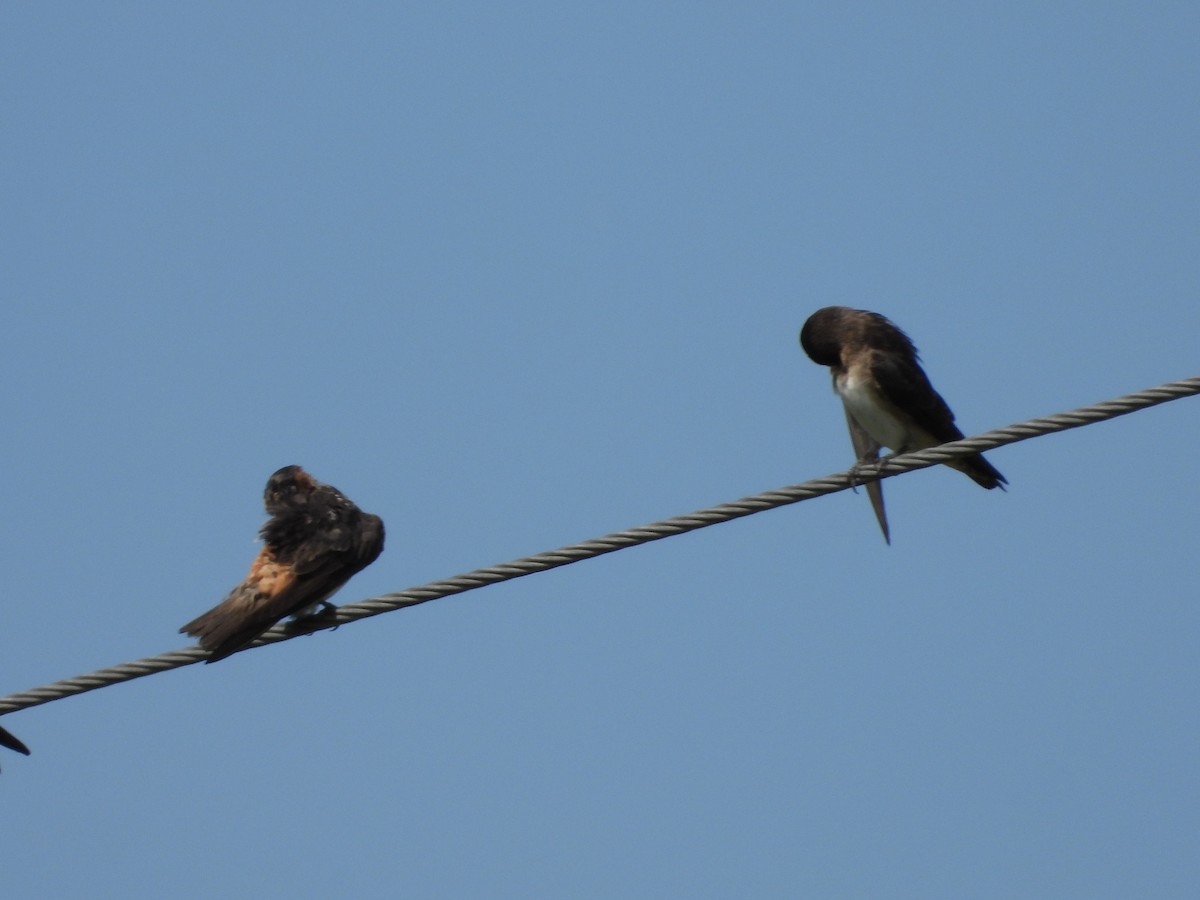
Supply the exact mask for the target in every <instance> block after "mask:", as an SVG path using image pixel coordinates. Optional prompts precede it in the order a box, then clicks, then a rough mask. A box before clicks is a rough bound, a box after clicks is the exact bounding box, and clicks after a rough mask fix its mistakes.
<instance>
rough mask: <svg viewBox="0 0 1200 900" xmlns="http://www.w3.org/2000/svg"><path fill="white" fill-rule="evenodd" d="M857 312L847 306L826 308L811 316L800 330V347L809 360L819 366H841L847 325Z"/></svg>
mask: <svg viewBox="0 0 1200 900" xmlns="http://www.w3.org/2000/svg"><path fill="white" fill-rule="evenodd" d="M856 312H858V310H854V309H848V308H846V307H845V306H826V307H825V308H824V309H818V310H817V311H816V312H815V313H813V314H812V315H811V316H809V317H808V321H807V322H805V323H804V327H803V328H801V329H800V346H801V347H803V348H804V352H805V353H807V354H808V358H809V359H811V360H812V361H813V362H815V363H816V364H817V365H819V366H837V365H841V362H842V343H843V341H844V332H845V328H846V324H847V321H848V319H849V318H850V317H851V316H853V315H854V314H855V313H856Z"/></svg>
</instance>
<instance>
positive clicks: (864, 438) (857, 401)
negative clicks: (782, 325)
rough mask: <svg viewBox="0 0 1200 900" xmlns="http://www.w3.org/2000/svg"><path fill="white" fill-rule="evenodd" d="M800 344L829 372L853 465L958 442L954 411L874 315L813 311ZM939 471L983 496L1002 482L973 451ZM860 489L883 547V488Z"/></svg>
mask: <svg viewBox="0 0 1200 900" xmlns="http://www.w3.org/2000/svg"><path fill="white" fill-rule="evenodd" d="M800 345H801V346H802V347H803V348H804V352H805V353H807V354H808V356H809V358H810V359H811V360H812V361H813V362H815V363H817V364H818V365H822V366H829V368H830V371H831V372H832V373H833V390H834V392H835V393H837V395H838V396H839V397H841V398H842V405H843V406H844V407H845V411H846V422H847V424H848V425H849V426H850V441H851V443H852V444H853V445H854V452H855V453H856V454H857V455H858V463H857V465H863V464H867V463H872V462H874V461H875V460H877V459H878V458H879V450H880V448H881V447H887V448H889V449H890V450H892V451H893V452H894V453H909V452H912V451H916V450H925V449H927V448H929V447H936V446H937V445H938V444H945V443H947V442H949V441H957V440H960V439H961V438H962V437H963V433H962V432H961V431H959V430H958V426H956V425H955V424H954V413H952V412H951V411H950V407H949V406H947V405H946V401H945V400H943V399H942V397H941V395H940V394H939V393H938V392H937V391H935V390H934V389H933V385H932V384H930V383H929V377H928V376H927V375H926V374H925V370H924V369H922V368H921V361H920V357H919V356H918V355H917V348H916V347H915V346H913V342H912V341H911V340H910V339H909V337H908V335H906V334H905V333H904V332H903V331H901V330H900V329H899V328H897V327H896V326H895V325H893V324H892V323H891V322H890V321H888V320H887V319H886V318H884V317H883V316H881V315H879V313H873V312H868V311H867V310H864V309H849V308H848V307H845V306H827V307H825V308H824V309H819V310H817V311H816V312H815V313H813V314H812V315H811V316H809V318H808V321H807V322H805V323H804V327H803V328H802V329H801V330H800ZM946 465H948V466H950V467H951V468H953V469H957V470H958V471H960V472H963V473H965V474H966V475H968V476H969V477H970V478H971V480H972V481H974V482H975V483H976V484H978V485H981V486H982V487H985V488H987V489H988V490H991V489H992V488H997V487H998V488H1001V490H1003V486H1004V485H1005V484H1007V483H1008V482H1007V481H1006V480H1005V478H1004V476H1003V475H1001V474H1000V473H999V472H998V471H996V469H995V468H994V467H993V466H992V464H991V463H989V462H988V461H987V460H986V459H984V458H983V456H982V455H981V454H979V453H973V454H971V455H969V456H959V457H956V458H955V459H952V460H949V461H948V462H947V463H946ZM866 488H867V496H869V497H870V498H871V505H872V506H873V507H874V509H875V517H876V518H877V519H878V520H879V526H880V527H881V528H882V529H883V537H884V539H885V540H886V541H887V542H888V543H889V544H890V543H891V537H890V535H889V533H888V524H887V514H886V513H885V512H884V508H883V488H882V487H881V486H880V483H879V482H878V481H875V482H871V483H869V484H867V486H866Z"/></svg>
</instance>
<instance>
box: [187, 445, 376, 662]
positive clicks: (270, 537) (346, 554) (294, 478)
mask: <svg viewBox="0 0 1200 900" xmlns="http://www.w3.org/2000/svg"><path fill="white" fill-rule="evenodd" d="M263 504H264V505H265V507H266V510H267V513H268V514H269V515H270V516H271V518H270V519H268V520H267V522H266V524H264V525H263V527H262V529H261V530H260V532H259V534H260V536H261V537H262V539H263V544H264V546H263V548H262V550H261V551H260V552H259V554H258V557H257V558H256V559H255V560H254V562H253V563H252V564H251V566H250V574H249V575H247V576H246V579H245V581H243V582H242V583H241V584H239V585H238V586H237V587H235V588H234V589H233V590H232V591H230V592H229V595H228V596H227V597H226V598H225V599H224V600H223V601H221V603H219V604H218V605H217V606H215V607H213V608H212V609H210V610H209V611H208V612H206V613H205V614H204V615H202V616H200V617H199V618H197V619H194V620H193V621H191V622H189V623H188V624H186V625H184V626H183V627H182V628H181V629H179V630H180V632H181V633H184V634H188V635H191V636H192V637H195V638H197V639H198V640H199V641H200V646H201V647H203V648H204V649H205V650H209V651H211V655H210V656H209V658H208V660H206V661H207V662H216V661H217V660H219V659H224V658H225V657H227V656H229V655H230V654H232V653H236V652H237V651H238V650H241V649H243V648H244V647H246V646H247V645H248V644H251V643H253V641H254V640H255V639H256V638H258V637H259V635H261V634H262V633H263V632H265V631H267V630H268V629H269V628H270V627H271V626H272V625H274V624H275V623H277V622H279V621H281V620H283V619H285V618H287V617H288V616H295V615H305V614H307V613H308V612H309V611H310V610H312V609H313V608H315V607H316V606H318V605H321V604H325V605H328V604H327V603H326V601H327V600H328V599H329V597H330V596H332V595H333V594H334V593H336V592H337V591H338V589H340V588H341V587H342V586H343V585H344V584H345V583H346V582H347V581H349V580H350V578H351V577H352V576H353V575H354V574H355V573H357V572H360V571H362V570H363V569H365V568H366V567H367V566H369V565H370V564H371V563H373V562H374V561H375V560H376V559H377V558H378V557H379V554H380V553H381V552H382V551H383V537H384V531H383V520H382V519H380V518H379V516H373V515H371V514H370V513H365V512H363V511H362V510H361V509H359V508H358V507H357V506H355V505H354V503H352V502H351V501H350V500H348V499H347V498H346V497H344V496H343V495H342V494H341V493H340V492H339V491H338V490H337V489H336V488H333V487H330V486H329V485H327V484H321V483H320V482H319V481H317V480H316V479H315V478H313V477H312V476H311V475H309V474H308V473H307V472H305V471H304V470H303V469H302V468H300V467H299V466H285V467H284V468H282V469H280V470H279V471H278V472H276V473H275V474H274V475H272V476H271V478H270V480H269V481H268V482H267V488H266V491H265V492H264V494H263Z"/></svg>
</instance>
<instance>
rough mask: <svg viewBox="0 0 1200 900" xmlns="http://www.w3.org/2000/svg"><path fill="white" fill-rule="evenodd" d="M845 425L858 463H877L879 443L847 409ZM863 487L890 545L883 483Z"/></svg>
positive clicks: (890, 538)
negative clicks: (884, 506) (848, 430)
mask: <svg viewBox="0 0 1200 900" xmlns="http://www.w3.org/2000/svg"><path fill="white" fill-rule="evenodd" d="M846 425H847V426H848V427H849V428H850V443H851V444H853V445H854V455H855V456H856V457H857V458H858V462H859V463H864V462H875V461H877V460H878V459H879V447H880V445H879V442H878V441H876V440H875V439H874V438H873V437H871V436H870V435H869V434H867V432H866V430H865V429H864V428H863V427H862V426H861V425H859V424H858V422H857V421H856V420H855V418H854V416H852V415H850V410H848V409H847V410H846ZM863 487H864V488H866V491H867V497H868V498H870V500H871V508H872V509H874V510H875V518H876V520H878V522H879V527H880V528H881V529H883V539H884V540H885V541H886V542H887V543H888V544H889V545H890V544H891V543H892V537H891V534H890V533H889V531H888V522H887V511H886V510H885V509H884V508H883V482H881V481H869V482H867V483H866V484H865V485H863Z"/></svg>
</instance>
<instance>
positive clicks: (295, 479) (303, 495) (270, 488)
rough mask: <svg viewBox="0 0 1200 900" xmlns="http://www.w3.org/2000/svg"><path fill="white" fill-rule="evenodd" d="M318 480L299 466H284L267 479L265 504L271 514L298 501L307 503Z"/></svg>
mask: <svg viewBox="0 0 1200 900" xmlns="http://www.w3.org/2000/svg"><path fill="white" fill-rule="evenodd" d="M317 487H318V484H317V480H316V479H315V478H313V477H312V476H311V475H309V474H308V473H307V472H305V471H304V470H303V469H302V468H300V467H299V466H284V467H283V468H282V469H280V470H279V471H278V472H276V473H275V474H274V475H272V476H271V477H270V478H269V479H268V480H267V489H266V490H265V491H264V492H263V505H264V506H266V508H267V512H268V513H270V514H271V515H275V513H277V512H279V511H280V510H282V509H285V508H287V507H290V506H294V505H296V504H297V503H307V502H308V498H309V496H311V495H312V493H313V491H315V490H316V489H317Z"/></svg>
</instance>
